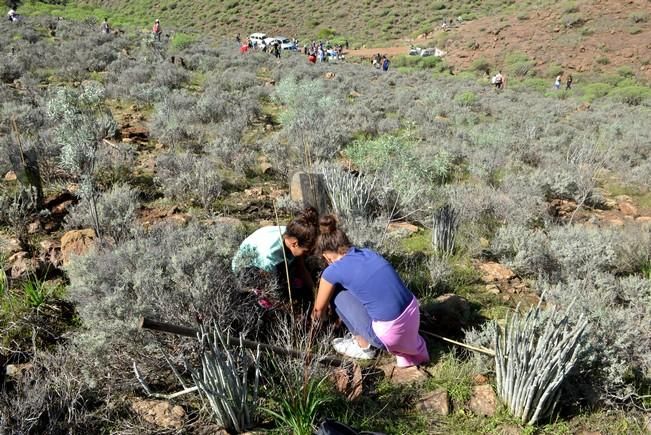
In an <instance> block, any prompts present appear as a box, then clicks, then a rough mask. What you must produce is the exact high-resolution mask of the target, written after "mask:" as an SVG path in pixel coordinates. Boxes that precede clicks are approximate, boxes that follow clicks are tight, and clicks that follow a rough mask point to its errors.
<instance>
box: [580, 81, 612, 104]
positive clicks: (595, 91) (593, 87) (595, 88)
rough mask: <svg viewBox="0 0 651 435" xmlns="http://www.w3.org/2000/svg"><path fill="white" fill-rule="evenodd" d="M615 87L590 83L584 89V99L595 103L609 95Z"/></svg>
mask: <svg viewBox="0 0 651 435" xmlns="http://www.w3.org/2000/svg"><path fill="white" fill-rule="evenodd" d="M612 89H613V86H611V85H609V84H607V83H590V84H588V85H585V86H583V87H582V91H583V98H584V99H585V100H587V101H594V100H596V99H597V98H602V97H605V96H606V95H608V93H609V92H610V91H611V90H612Z"/></svg>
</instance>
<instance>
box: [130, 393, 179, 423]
mask: <svg viewBox="0 0 651 435" xmlns="http://www.w3.org/2000/svg"><path fill="white" fill-rule="evenodd" d="M131 409H133V411H134V412H135V413H136V414H138V415H140V417H142V419H143V420H145V421H147V422H149V423H152V424H154V425H156V426H158V427H163V428H171V429H180V428H182V427H183V423H184V422H185V410H184V409H183V408H182V407H181V406H179V405H176V406H172V404H171V403H170V402H168V401H166V400H136V401H134V402H133V403H132V404H131Z"/></svg>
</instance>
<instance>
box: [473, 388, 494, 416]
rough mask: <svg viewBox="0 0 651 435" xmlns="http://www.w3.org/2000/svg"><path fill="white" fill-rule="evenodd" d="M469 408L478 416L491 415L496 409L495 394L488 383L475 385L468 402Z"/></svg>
mask: <svg viewBox="0 0 651 435" xmlns="http://www.w3.org/2000/svg"><path fill="white" fill-rule="evenodd" d="M468 407H469V408H470V410H471V411H472V412H473V413H474V414H475V415H478V416H483V417H492V416H494V415H495V411H496V410H497V396H496V395H495V391H493V387H492V386H490V385H475V386H474V387H472V396H471V397H470V402H468Z"/></svg>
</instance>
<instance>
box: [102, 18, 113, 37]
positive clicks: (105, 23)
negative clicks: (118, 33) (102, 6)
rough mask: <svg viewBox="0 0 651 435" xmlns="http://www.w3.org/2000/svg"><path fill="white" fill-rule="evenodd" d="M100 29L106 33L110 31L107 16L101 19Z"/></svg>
mask: <svg viewBox="0 0 651 435" xmlns="http://www.w3.org/2000/svg"><path fill="white" fill-rule="evenodd" d="M100 31H101V32H102V33H104V34H106V35H108V34H109V33H111V26H109V23H108V18H104V21H102V24H101V26H100Z"/></svg>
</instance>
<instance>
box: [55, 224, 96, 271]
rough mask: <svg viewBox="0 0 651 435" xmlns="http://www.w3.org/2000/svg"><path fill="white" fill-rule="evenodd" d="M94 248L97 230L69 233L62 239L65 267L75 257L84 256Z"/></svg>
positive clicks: (88, 229) (90, 229) (87, 229)
mask: <svg viewBox="0 0 651 435" xmlns="http://www.w3.org/2000/svg"><path fill="white" fill-rule="evenodd" d="M93 246H95V230H93V229H92V228H86V229H83V230H72V231H68V232H67V233H65V234H64V235H63V237H61V256H62V263H63V265H64V266H66V265H67V264H68V263H69V262H70V259H71V257H72V256H73V255H83V254H84V253H86V252H87V251H88V250H89V249H91V248H92V247H93Z"/></svg>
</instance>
